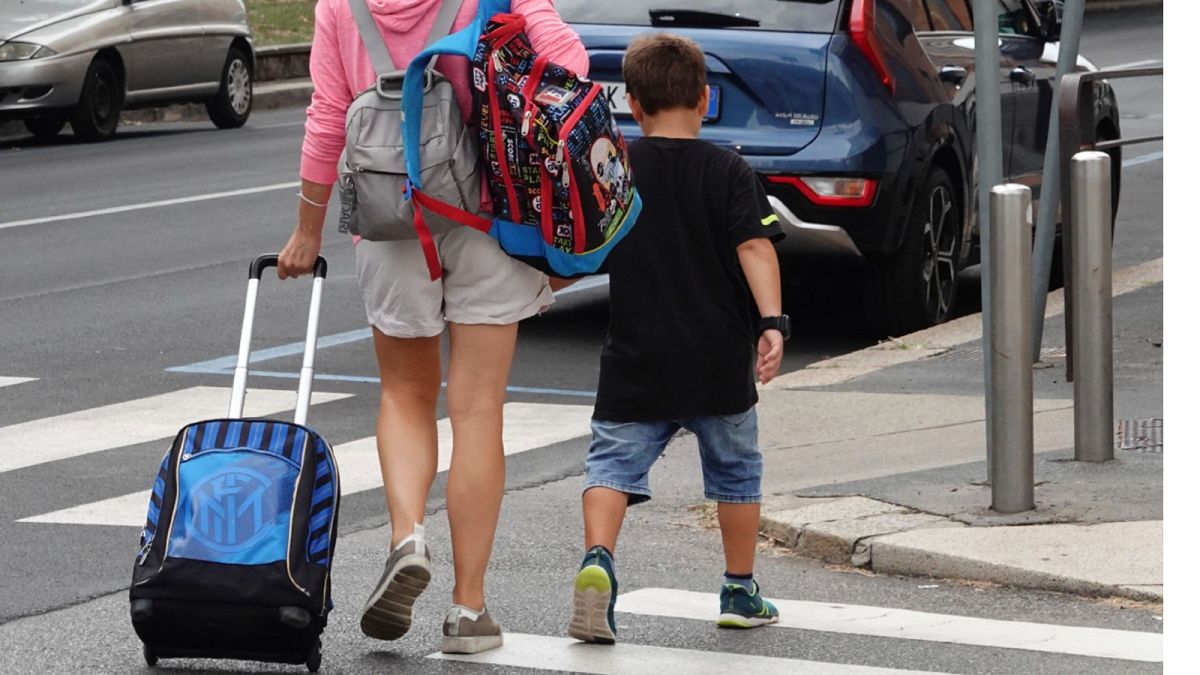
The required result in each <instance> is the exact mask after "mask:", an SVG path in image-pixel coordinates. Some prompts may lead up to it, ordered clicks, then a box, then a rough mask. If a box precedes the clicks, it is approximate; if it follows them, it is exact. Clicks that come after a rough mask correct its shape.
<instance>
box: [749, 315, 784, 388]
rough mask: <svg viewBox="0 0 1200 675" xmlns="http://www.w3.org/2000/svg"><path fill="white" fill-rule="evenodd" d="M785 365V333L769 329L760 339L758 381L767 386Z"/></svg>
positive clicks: (757, 368) (755, 368) (756, 371)
mask: <svg viewBox="0 0 1200 675" xmlns="http://www.w3.org/2000/svg"><path fill="white" fill-rule="evenodd" d="M781 365H783V333H780V332H779V331H777V330H775V329H774V328H769V329H767V330H765V331H763V334H762V335H760V336H759V338H758V364H757V365H755V367H754V373H755V374H756V375H758V381H759V382H762V383H763V384H766V383H768V382H770V381H771V380H773V379H775V376H776V375H778V374H779V366H781Z"/></svg>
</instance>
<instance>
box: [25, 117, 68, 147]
mask: <svg viewBox="0 0 1200 675" xmlns="http://www.w3.org/2000/svg"><path fill="white" fill-rule="evenodd" d="M65 126H67V118H66V117H35V118H33V119H28V120H25V129H27V130H28V131H29V133H31V134H33V135H34V136H36V137H37V138H40V139H41V140H43V141H47V140H50V139H51V138H54V137H55V136H57V135H58V133H59V132H60V131H62V130H63V127H65Z"/></svg>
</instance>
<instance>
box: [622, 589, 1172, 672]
mask: <svg viewBox="0 0 1200 675" xmlns="http://www.w3.org/2000/svg"><path fill="white" fill-rule="evenodd" d="M772 602H774V603H775V605H776V606H777V607H778V608H779V623H777V624H774V625H773V626H772V627H773V628H774V627H779V628H793V629H796V628H798V629H803V630H814V631H824V632H827V633H848V634H852V635H871V636H875V637H885V638H899V639H904V640H923V641H930V642H946V643H954V644H962V645H975V646H980V647H1001V648H1005V649H1023V650H1029V651H1038V652H1052V653H1055V654H1073V655H1076V656H1089V657H1096V658H1106V659H1122V660H1127V661H1147V662H1151V663H1161V662H1162V660H1163V641H1162V635H1161V634H1160V633H1139V632H1136V631H1127V630H1111V629H1107V628H1080V627H1076V626H1059V625H1054V624H1044V623H1028V622H1024V621H1000V620H995V619H980V618H976V617H970V616H959V615H954V614H933V613H929V612H914V611H911V610H906V609H892V608H886V607H869V606H863V605H844V604H831V603H823V602H805V601H799V600H778V601H776V600H772ZM719 603H720V599H719V596H717V595H715V594H712V593H696V592H692V591H681V590H676V589H670V588H643V589H640V590H637V591H633V592H631V593H626V594H624V595H621V596H620V597H619V598H617V607H616V609H617V611H618V612H625V613H630V614H642V615H648V616H666V617H675V618H680V619H695V620H703V621H716V619H717V611H716V608H717V607H719Z"/></svg>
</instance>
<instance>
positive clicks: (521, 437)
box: [18, 395, 592, 527]
mask: <svg viewBox="0 0 1200 675" xmlns="http://www.w3.org/2000/svg"><path fill="white" fill-rule="evenodd" d="M314 396H315V395H314ZM591 416H592V407H591V406H585V405H556V404H538V403H507V404H505V406H504V454H506V455H515V454H518V453H522V452H527V451H529V450H536V449H538V448H543V447H546V446H548V445H554V444H555V443H561V442H562V441H567V440H570V439H573V438H579V437H581V436H585V435H587V434H589V433H590V427H589V420H590V419H591ZM451 439H452V435H451V430H450V420H449V419H442V420H439V421H438V468H437V470H438V471H446V470H447V469H449V468H450V457H451V450H452V442H451ZM334 456H335V457H337V462H338V474H339V476H340V477H341V480H342V496H343V497H345V496H347V495H351V494H354V493H357V492H364V491H366V490H373V489H375V488H379V487H382V486H383V479H382V477H381V476H380V473H379V454H378V451H377V450H376V446H375V437H374V436H369V437H367V438H362V439H359V440H356V441H351V442H349V443H344V444H342V445H335V446H334ZM149 500H150V491H149V490H142V491H139V492H134V493H131V494H127V495H122V496H120V497H113V498H111V499H105V500H101V501H97V502H92V503H89V504H83V505H80V506H73V507H70V508H66V509H61V510H58V511H53V512H51V513H44V514H41V515H37V516H31V517H29V518H23V519H22V520H20V521H18V522H27V523H60V524H72V525H128V526H133V527H140V526H141V525H142V524H143V523H144V522H145V519H146V504H147V503H148V502H149Z"/></svg>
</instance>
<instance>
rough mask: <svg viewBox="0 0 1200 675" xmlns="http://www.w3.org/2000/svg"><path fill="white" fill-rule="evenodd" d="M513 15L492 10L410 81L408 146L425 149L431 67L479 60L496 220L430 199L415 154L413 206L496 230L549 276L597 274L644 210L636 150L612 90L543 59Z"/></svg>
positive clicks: (501, 6)
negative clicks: (613, 106) (446, 60)
mask: <svg viewBox="0 0 1200 675" xmlns="http://www.w3.org/2000/svg"><path fill="white" fill-rule="evenodd" d="M508 11H509V3H508V2H507V0H481V1H480V3H479V12H478V14H477V15H476V17H475V20H474V21H473V22H472V23H471V24H470V25H469V26H467V27H466V28H464V29H462V30H460V31H458V32H456V33H452V34H451V35H449V36H447V37H445V38H442V39H441V40H438V41H437V42H435V43H433V44H432V45H430V46H429V47H427V48H426V49H425V50H424V51H422V52H421V53H420V54H419V55H418V56H417V57H416V58H414V59H413V60H412V62H411V63H410V64H409V66H408V69H407V71H406V75H405V80H404V99H403V100H404V114H405V122H404V143H405V146H406V147H408V148H417V147H420V146H419V143H420V129H421V112H422V111H421V105H420V104H421V101H422V98H421V93H422V92H421V86H422V83H423V82H424V78H423V77H422V74H423V73H424V72H425V68H426V66H427V65H428V63H429V60H430V59H431V58H432V57H433V56H434V55H436V54H451V55H457V56H465V57H467V58H468V59H470V60H471V71H472V78H471V80H472V85H473V100H474V104H473V106H472V109H473V113H474V114H473V116H472V117H473V119H474V120H475V123H476V124H478V126H479V128H478V133H479V150H480V154H481V155H482V165H483V172H484V176H485V177H486V179H487V186H488V189H489V192H490V194H491V197H492V203H493V210H494V214H493V218H492V219H491V220H488V219H485V218H481V217H479V216H477V215H474V214H470V213H467V212H465V211H463V210H461V209H457V208H455V207H453V206H451V205H449V204H445V203H443V202H440V201H438V200H436V199H433V198H431V197H429V196H428V195H426V194H424V193H423V192H422V190H421V182H420V179H419V176H420V175H421V173H420V166H419V162H420V154H419V153H416V152H408V153H406V161H407V163H408V175H409V180H410V181H411V183H412V189H411V190H410V191H409V196H410V197H411V198H412V199H413V200H414V203H415V205H416V206H417V207H418V208H417V209H415V211H416V212H417V213H418V216H420V210H421V209H427V210H429V211H430V212H432V213H435V214H437V215H439V216H441V217H443V218H447V219H450V220H454V221H456V222H459V223H461V224H464V225H467V226H469V227H473V228H475V229H477V230H479V231H481V232H485V233H487V234H489V235H490V236H492V237H493V238H495V239H496V240H497V241H498V242H499V243H500V247H501V248H503V249H504V250H505V251H506V252H507V253H508V254H509V255H511V256H513V257H515V258H518V259H520V260H522V261H524V262H526V263H528V264H529V265H532V266H533V267H536V268H538V269H540V270H541V271H543V272H545V273H547V274H550V275H553V276H558V277H565V278H571V277H579V276H584V275H588V274H594V273H596V272H597V271H598V270H599V269H600V267H601V265H602V264H603V263H604V260H605V258H607V256H608V254H609V253H610V252H611V251H612V249H613V247H615V246H616V245H617V243H618V242H620V241H621V239H622V238H623V237H624V236H625V235H626V234H628V233H629V231H630V229H631V228H632V227H633V226H634V223H635V222H636V221H637V217H638V214H639V212H640V211H641V199H640V198H639V196H638V193H637V189H636V187H635V185H634V178H635V177H634V176H633V173H632V172H631V171H630V168H629V157H628V155H627V153H626V148H625V141H624V139H623V138H622V136H621V132H620V130H619V129H618V128H617V125H616V121H615V120H614V119H613V116H612V112H611V110H610V109H609V106H608V101H607V100H606V99H605V98H604V96H602V95H601V93H602V92H601V90H602V87H601V86H600V85H598V84H596V83H594V82H591V81H590V80H588V79H586V78H584V77H580V76H579V75H577V74H576V73H573V72H571V71H570V70H568V69H566V68H564V67H562V66H560V65H557V64H554V63H551V62H550V61H549V60H548V59H547V58H546V57H544V56H541V55H539V54H537V53H536V52H535V51H534V50H533V47H532V45H531V44H530V41H529V38H528V37H527V36H526V34H525V17H523V16H521V15H517V14H510V13H508ZM418 229H420V226H418ZM427 258H428V252H427Z"/></svg>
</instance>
